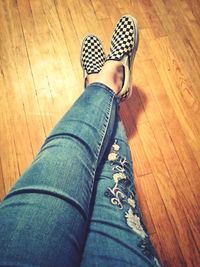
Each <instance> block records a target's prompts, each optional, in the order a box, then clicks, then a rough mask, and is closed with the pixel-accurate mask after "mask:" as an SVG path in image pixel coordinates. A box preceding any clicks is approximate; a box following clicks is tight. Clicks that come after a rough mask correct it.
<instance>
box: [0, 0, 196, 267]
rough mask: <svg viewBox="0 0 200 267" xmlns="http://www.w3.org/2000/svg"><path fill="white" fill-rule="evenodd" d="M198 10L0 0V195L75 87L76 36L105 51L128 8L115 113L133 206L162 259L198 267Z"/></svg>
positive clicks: (112, 0) (135, 3) (156, 4)
mask: <svg viewBox="0 0 200 267" xmlns="http://www.w3.org/2000/svg"><path fill="white" fill-rule="evenodd" d="M199 10H200V3H199V1H198V0H168V1H163V0H155V1H153V0H102V1H99V0H86V1H81V0H68V1H65V0H17V1H15V0H5V1H0V25H1V27H0V200H2V199H3V198H4V196H5V195H6V194H7V193H8V191H9V190H10V189H11V187H12V186H13V184H14V183H15V181H16V180H17V179H18V177H19V175H20V174H21V173H22V172H23V171H24V170H25V169H26V168H27V167H28V166H29V164H30V163H31V161H32V160H33V158H34V156H35V155H36V154H37V152H38V150H39V148H40V146H41V145H42V143H43V142H44V139H45V137H46V136H47V135H48V133H49V132H50V130H51V129H52V127H53V125H54V124H55V123H56V122H57V121H58V119H59V118H60V117H61V116H62V115H63V114H64V113H65V112H66V111H68V110H69V108H70V107H71V106H72V105H73V103H74V101H75V100H76V99H77V98H78V96H79V95H80V94H81V93H82V92H83V77H82V69H81V66H80V48H81V42H82V40H83V38H84V36H85V35H86V34H88V33H94V34H96V35H97V36H99V37H100V38H101V39H102V41H103V44H104V47H105V51H106V52H107V53H108V51H109V48H110V38H111V36H112V32H113V29H114V26H115V24H116V23H117V21H118V19H119V18H120V16H121V15H123V14H130V15H132V16H135V17H136V18H137V20H138V22H139V28H140V44H139V49H138V52H137V56H136V58H135V62H134V71H133V85H132V88H133V90H132V91H133V93H132V97H131V98H130V99H129V100H128V101H126V102H125V103H123V104H122V105H121V108H120V115H121V118H122V120H123V122H124V125H125V128H126V132H127V135H128V138H129V144H130V148H131V154H132V158H133V161H134V173H135V182H136V189H137V192H138V197H139V202H140V206H141V209H142V211H143V217H144V220H145V223H146V225H147V228H148V230H149V233H150V236H151V239H152V241H153V243H154V245H155V247H156V250H157V252H158V254H159V256H160V258H161V261H162V263H163V264H164V266H167V267H174V266H175V267H179V266H180V267H183V266H184V267H190V266H191V267H199V266H200V213H199V207H200V201H199V199H200V195H199V194H200V193H199V192H200V52H199V51H200V13H199Z"/></svg>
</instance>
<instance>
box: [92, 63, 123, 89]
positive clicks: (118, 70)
mask: <svg viewBox="0 0 200 267" xmlns="http://www.w3.org/2000/svg"><path fill="white" fill-rule="evenodd" d="M92 75H94V74H92ZM92 75H89V76H91V77H88V78H89V79H88V80H89V82H90V83H91V81H92V82H100V83H103V84H105V85H106V86H108V87H109V88H111V89H112V90H113V91H114V92H115V93H116V94H118V93H119V91H120V90H121V88H122V83H123V67H122V64H121V63H120V62H118V61H111V60H109V61H107V62H106V63H105V65H104V66H103V68H102V70H101V71H100V72H99V74H98V75H96V76H92Z"/></svg>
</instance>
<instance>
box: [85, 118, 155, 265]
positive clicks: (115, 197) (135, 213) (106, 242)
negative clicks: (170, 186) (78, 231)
mask: <svg viewBox="0 0 200 267" xmlns="http://www.w3.org/2000/svg"><path fill="white" fill-rule="evenodd" d="M91 206H92V207H91V215H90V222H89V224H88V230H87V232H88V235H87V239H86V243H85V248H84V253H83V257H82V262H81V267H89V266H91V267H99V266H106V267H113V266H115V267H121V266H123V267H133V266H137V267H139V266H140V267H147V266H160V264H159V260H158V258H157V254H156V252H155V249H154V247H153V246H152V243H151V241H150V239H149V235H148V233H147V229H146V227H145V225H144V223H143V219H142V215H141V212H140V208H139V205H138V199H137V195H136V192H135V185H134V176H133V163H132V158H131V153H130V148H129V145H128V140H127V136H126V133H125V130H124V127H123V124H122V122H121V120H120V119H119V116H118V115H116V121H115V127H114V129H113V134H112V137H111V139H110V144H109V146H108V147H107V150H106V152H105V154H104V157H103V160H102V164H100V165H99V167H98V169H97V172H96V179H95V183H94V190H93V198H92V205H91Z"/></svg>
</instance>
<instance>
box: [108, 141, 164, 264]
mask: <svg viewBox="0 0 200 267" xmlns="http://www.w3.org/2000/svg"><path fill="white" fill-rule="evenodd" d="M119 151H120V146H119V144H118V140H117V139H115V141H114V144H113V145H112V147H111V150H110V153H109V155H108V161H109V162H110V165H111V167H112V170H113V176H112V178H113V180H114V182H115V183H114V186H113V187H108V188H107V190H106V192H105V196H107V197H109V198H110V199H111V203H112V204H113V205H115V206H117V207H118V208H119V209H120V210H123V209H124V210H126V211H125V219H126V223H127V225H128V226H129V227H130V228H131V229H132V230H133V232H134V233H136V234H137V236H138V244H137V246H138V248H139V249H140V250H141V251H142V253H143V254H144V255H145V256H146V257H148V258H149V259H150V260H151V261H152V262H153V263H154V265H155V266H157V267H160V266H161V265H160V263H159V261H158V258H157V255H156V252H155V249H154V247H153V246H152V243H151V241H150V238H149V236H148V233H147V229H146V226H145V225H144V223H143V220H142V216H141V212H140V209H139V206H138V200H137V196H136V192H135V189H134V183H133V180H132V175H129V172H128V168H129V167H130V163H129V162H128V161H127V159H126V157H123V156H120V153H119ZM127 207H128V208H127Z"/></svg>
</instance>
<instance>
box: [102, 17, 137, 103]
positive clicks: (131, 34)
mask: <svg viewBox="0 0 200 267" xmlns="http://www.w3.org/2000/svg"><path fill="white" fill-rule="evenodd" d="M136 23H137V22H136V20H135V19H134V18H132V17H131V16H129V15H127V16H126V15H125V16H123V17H121V18H120V20H119V21H118V23H117V25H116V27H115V30H114V33H113V36H112V40H111V47H110V53H109V54H108V56H107V58H106V60H117V61H120V60H122V59H123V58H124V57H125V56H128V67H129V70H130V71H131V68H132V62H133V59H134V55H135V53H136V51H137V48H138V28H137V25H136ZM130 92H131V88H130V87H129V88H127V89H126V91H125V92H123V94H122V93H121V94H119V97H120V100H121V101H124V100H125V99H126V98H128V97H129V95H130Z"/></svg>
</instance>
